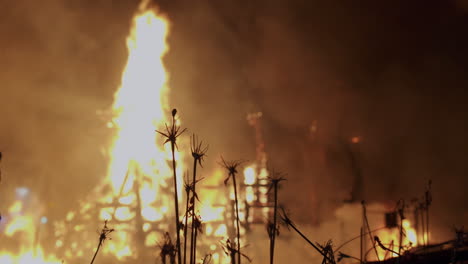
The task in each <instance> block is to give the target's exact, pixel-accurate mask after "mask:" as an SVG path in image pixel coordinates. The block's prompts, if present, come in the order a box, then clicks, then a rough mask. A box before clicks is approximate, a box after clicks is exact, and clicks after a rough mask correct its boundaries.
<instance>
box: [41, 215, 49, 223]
mask: <svg viewBox="0 0 468 264" xmlns="http://www.w3.org/2000/svg"><path fill="white" fill-rule="evenodd" d="M47 221H49V219H47V217H46V216H43V217H41V223H42V224H47Z"/></svg>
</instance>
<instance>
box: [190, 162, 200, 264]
mask: <svg viewBox="0 0 468 264" xmlns="http://www.w3.org/2000/svg"><path fill="white" fill-rule="evenodd" d="M197 161H198V160H197V159H196V158H195V159H193V186H192V188H193V190H192V195H193V196H192V199H193V204H192V230H191V236H190V240H191V241H190V242H191V243H190V264H193V263H195V260H196V250H197V249H196V246H195V245H196V235H195V234H196V230H195V229H196V228H195V200H196V199H195V194H196V192H195V185H196V180H197Z"/></svg>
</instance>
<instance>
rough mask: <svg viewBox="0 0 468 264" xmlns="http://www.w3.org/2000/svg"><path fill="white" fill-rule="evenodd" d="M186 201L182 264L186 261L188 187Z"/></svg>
mask: <svg viewBox="0 0 468 264" xmlns="http://www.w3.org/2000/svg"><path fill="white" fill-rule="evenodd" d="M186 196H187V198H186V201H185V224H184V264H185V263H187V225H188V217H189V214H188V208H189V200H190V188H186Z"/></svg>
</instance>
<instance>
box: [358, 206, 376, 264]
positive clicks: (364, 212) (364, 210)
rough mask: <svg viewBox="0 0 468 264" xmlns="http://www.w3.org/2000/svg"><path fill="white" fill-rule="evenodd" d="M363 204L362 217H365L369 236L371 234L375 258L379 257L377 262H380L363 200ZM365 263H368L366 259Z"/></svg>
mask: <svg viewBox="0 0 468 264" xmlns="http://www.w3.org/2000/svg"><path fill="white" fill-rule="evenodd" d="M361 204H362V215H363V217H364V219H363V220H364V225H365V228H367V234H369V238H370V241H371V242H372V247H373V249H374V252H375V256H376V257H377V261H378V262H380V257H379V253H378V252H377V247H376V246H375V241H374V237H373V236H372V230H371V229H370V225H369V220H368V218H367V210H366V202H365V201H364V200H363V201H361ZM366 255H367V254H366ZM364 261H366V258H365V257H364Z"/></svg>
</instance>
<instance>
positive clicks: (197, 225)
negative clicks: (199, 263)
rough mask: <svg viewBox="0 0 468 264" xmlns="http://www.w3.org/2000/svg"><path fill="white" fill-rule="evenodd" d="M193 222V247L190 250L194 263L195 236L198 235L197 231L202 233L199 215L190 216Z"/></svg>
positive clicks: (195, 250) (195, 251) (195, 257)
mask: <svg viewBox="0 0 468 264" xmlns="http://www.w3.org/2000/svg"><path fill="white" fill-rule="evenodd" d="M192 219H193V220H192V221H193V222H192V226H193V227H192V231H193V247H192V250H193V264H195V263H196V259H197V237H198V233H200V234H201V233H202V232H203V229H202V221H201V219H200V216H195V217H194V218H192Z"/></svg>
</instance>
